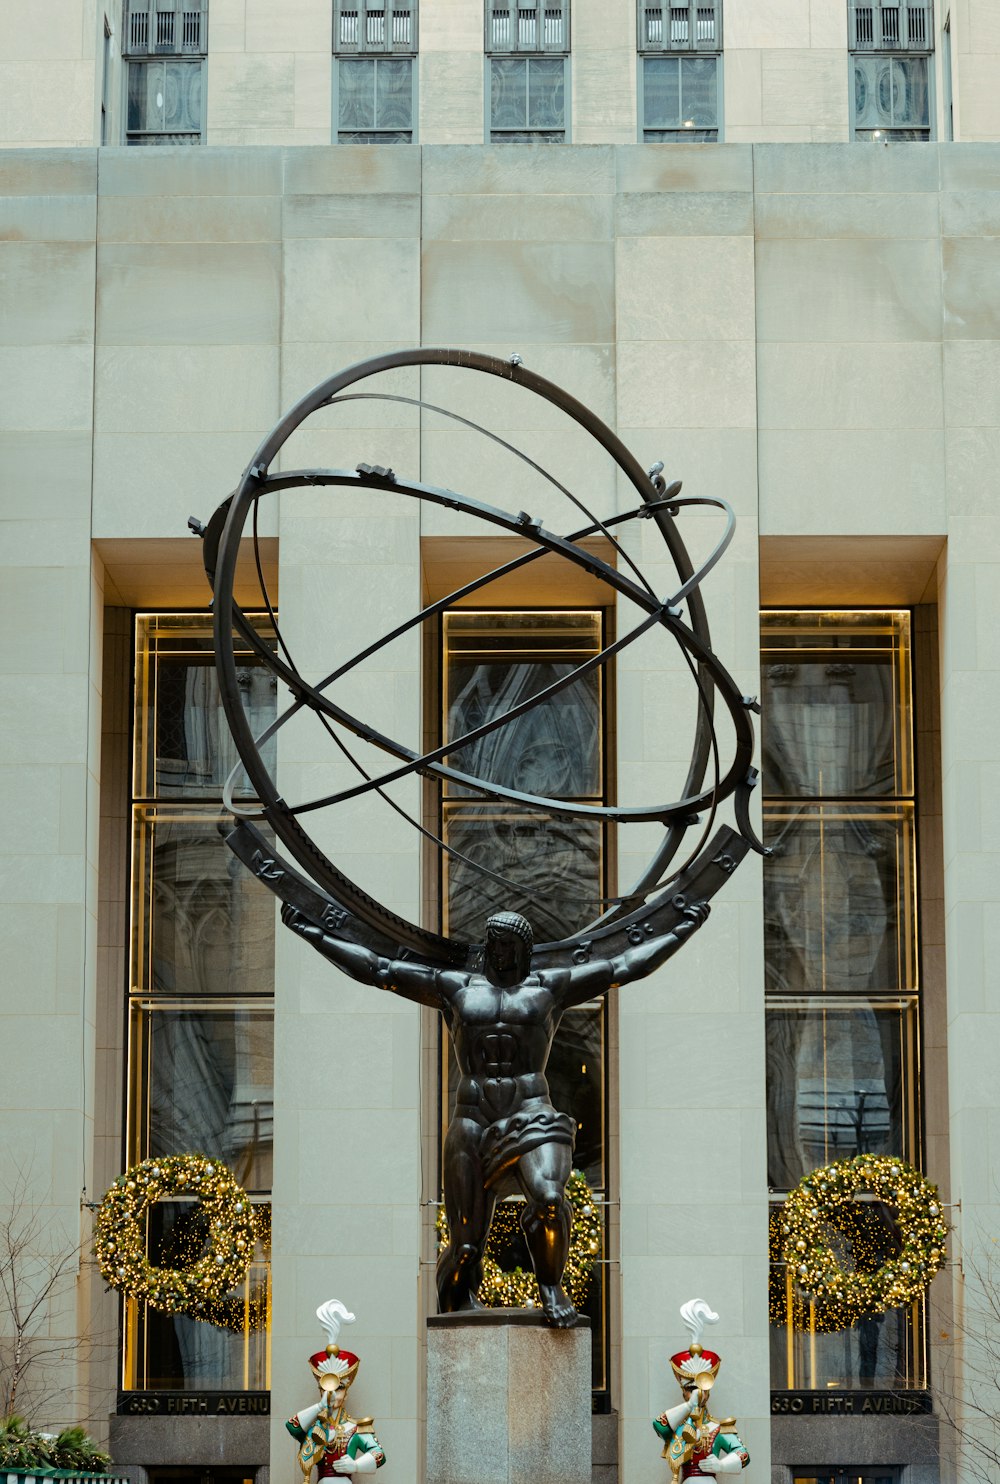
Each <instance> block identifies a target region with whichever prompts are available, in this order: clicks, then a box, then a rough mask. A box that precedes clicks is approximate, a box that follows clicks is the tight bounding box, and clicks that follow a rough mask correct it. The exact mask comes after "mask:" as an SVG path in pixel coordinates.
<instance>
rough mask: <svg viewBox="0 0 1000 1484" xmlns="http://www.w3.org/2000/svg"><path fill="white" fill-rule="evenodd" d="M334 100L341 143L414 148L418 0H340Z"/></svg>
mask: <svg viewBox="0 0 1000 1484" xmlns="http://www.w3.org/2000/svg"><path fill="white" fill-rule="evenodd" d="M333 27H334V29H333V88H334V91H333V96H334V117H335V119H336V139H337V143H338V144H412V143H413V119H414V114H415V108H414V88H415V85H416V68H415V66H414V58H415V56H416V51H417V9H416V3H415V0H337V3H336V5H335V7H334V20H333Z"/></svg>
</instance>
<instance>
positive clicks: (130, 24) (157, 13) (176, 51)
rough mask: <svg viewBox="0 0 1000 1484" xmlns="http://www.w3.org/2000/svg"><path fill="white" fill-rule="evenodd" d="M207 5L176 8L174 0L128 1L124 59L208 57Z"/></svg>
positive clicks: (126, 0) (188, 4) (124, 26)
mask: <svg viewBox="0 0 1000 1484" xmlns="http://www.w3.org/2000/svg"><path fill="white" fill-rule="evenodd" d="M205 12H206V4H205V3H203V4H200V5H199V4H198V3H197V0H195V3H192V0H188V3H187V4H186V5H184V6H177V5H176V4H175V3H174V0H125V23H124V25H123V27H122V37H123V42H124V45H123V55H124V56H127V57H128V56H131V57H136V56H160V57H162V56H175V57H176V56H199V57H203V56H204V55H205V49H206V41H207V37H208V30H207V27H206V25H205Z"/></svg>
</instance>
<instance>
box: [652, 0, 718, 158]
mask: <svg viewBox="0 0 1000 1484" xmlns="http://www.w3.org/2000/svg"><path fill="white" fill-rule="evenodd" d="M638 26H639V38H638V45H639V59H640V69H639V127H640V138H641V139H643V140H644V141H645V142H646V143H647V144H656V143H668V144H670V143H674V144H676V143H681V142H685V141H686V142H691V141H694V142H695V143H703V144H704V143H714V142H715V141H716V140H717V139H718V137H719V61H720V58H721V55H722V0H682V3H680V4H678V3H673V4H671V3H670V0H659V3H653V4H651V3H650V0H639V11H638Z"/></svg>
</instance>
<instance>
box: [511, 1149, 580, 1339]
mask: <svg viewBox="0 0 1000 1484" xmlns="http://www.w3.org/2000/svg"><path fill="white" fill-rule="evenodd" d="M572 1161H573V1151H572V1148H571V1147H570V1145H569V1144H555V1143H553V1144H542V1145H540V1146H539V1148H537V1149H531V1150H529V1151H528V1153H527V1154H522V1155H521V1158H520V1160H519V1162H518V1166H517V1178H518V1181H519V1182H520V1186H521V1189H522V1190H523V1191H524V1197H525V1202H526V1204H525V1208H524V1214H523V1216H522V1217H521V1227H522V1230H523V1231H524V1236H525V1240H526V1242H527V1244H528V1251H529V1252H530V1253H531V1261H532V1264H533V1266H534V1269H535V1277H536V1278H537V1279H538V1288H539V1292H540V1293H541V1296H542V1310H543V1312H544V1314H545V1317H546V1319H547V1320H548V1321H549V1323H550V1324H554V1325H555V1326H556V1327H557V1328H558V1329H568V1328H569V1327H570V1326H571V1325H573V1324H575V1323H576V1310H575V1309H574V1308H573V1305H572V1303H571V1302H570V1300H569V1297H568V1295H567V1294H566V1291H565V1289H564V1288H563V1286H562V1278H563V1273H564V1272H565V1271H566V1259H567V1257H568V1256H569V1234H570V1230H571V1228H572V1225H573V1212H572V1208H571V1206H570V1203H569V1201H568V1200H567V1199H566V1181H567V1180H568V1179H569V1177H570V1172H571V1170H572Z"/></svg>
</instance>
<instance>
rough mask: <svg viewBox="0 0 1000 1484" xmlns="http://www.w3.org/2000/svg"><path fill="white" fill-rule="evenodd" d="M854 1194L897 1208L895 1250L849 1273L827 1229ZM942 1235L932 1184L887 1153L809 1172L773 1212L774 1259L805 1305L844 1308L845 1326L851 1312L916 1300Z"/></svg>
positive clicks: (941, 1251) (936, 1263)
mask: <svg viewBox="0 0 1000 1484" xmlns="http://www.w3.org/2000/svg"><path fill="white" fill-rule="evenodd" d="M859 1191H867V1192H868V1193H869V1194H871V1195H872V1196H874V1197H875V1200H876V1201H880V1202H882V1203H883V1204H884V1205H886V1206H891V1207H893V1208H894V1209H895V1210H896V1212H897V1218H896V1227H897V1231H898V1236H899V1252H898V1254H895V1255H891V1256H889V1257H888V1258H887V1259H886V1260H885V1261H884V1262H883V1263H882V1264H881V1266H880V1267H878V1268H877V1269H876V1270H875V1271H874V1272H865V1271H855V1272H853V1273H851V1272H846V1271H845V1270H844V1269H843V1268H842V1267H841V1265H840V1261H839V1259H838V1257H837V1254H836V1253H835V1252H834V1250H833V1248H832V1247H831V1245H830V1242H829V1236H830V1232H829V1228H830V1227H831V1226H833V1227H836V1228H838V1229H839V1230H841V1231H843V1230H844V1222H845V1218H846V1217H847V1216H848V1214H849V1212H848V1211H847V1210H846V1208H847V1207H849V1206H850V1205H851V1204H852V1203H853V1201H854V1197H855V1195H857V1194H858V1192H859ZM947 1235H948V1228H947V1226H946V1224H945V1220H944V1215H943V1208H942V1204H941V1197H940V1195H939V1194H938V1189H937V1186H936V1185H933V1184H932V1183H931V1182H930V1181H929V1180H927V1179H925V1178H924V1176H923V1175H922V1174H921V1173H920V1171H919V1170H915V1169H914V1168H913V1166H912V1165H908V1164H905V1163H904V1162H903V1160H901V1159H894V1158H893V1157H892V1156H890V1155H875V1154H858V1155H855V1157H854V1158H853V1159H840V1160H836V1161H835V1162H834V1163H833V1164H829V1165H824V1166H823V1167H822V1168H821V1169H818V1170H813V1172H812V1173H811V1174H810V1175H807V1176H806V1177H805V1179H803V1180H802V1181H800V1182H799V1184H798V1185H797V1186H796V1188H795V1189H794V1190H793V1191H792V1193H791V1195H789V1196H788V1198H787V1200H786V1201H785V1203H784V1206H783V1207H782V1208H781V1213H780V1237H781V1256H782V1258H783V1260H784V1261H785V1262H786V1263H787V1264H788V1270H789V1272H790V1273H791V1274H792V1277H793V1279H794V1282H795V1285H796V1287H797V1288H798V1289H799V1290H800V1292H801V1293H802V1294H803V1295H804V1296H805V1297H806V1299H810V1298H813V1299H816V1300H818V1301H820V1303H833V1304H836V1305H841V1306H843V1309H842V1311H841V1312H842V1315H843V1317H845V1318H846V1321H847V1324H850V1323H852V1322H853V1320H852V1319H851V1318H850V1317H848V1316H850V1315H852V1314H853V1315H855V1316H857V1315H861V1314H866V1313H867V1314H877V1313H882V1312H884V1311H885V1310H886V1309H895V1308H897V1307H898V1306H899V1305H900V1304H906V1303H909V1302H910V1301H911V1300H913V1299H915V1298H917V1297H919V1295H920V1294H921V1293H922V1291H923V1290H924V1288H926V1286H927V1284H928V1283H929V1282H930V1281H931V1279H932V1278H933V1277H934V1274H935V1273H936V1272H937V1271H938V1269H939V1268H940V1267H941V1264H942V1263H943V1262H944V1257H945V1241H946V1239H947ZM836 1327H846V1325H844V1326H836Z"/></svg>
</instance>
